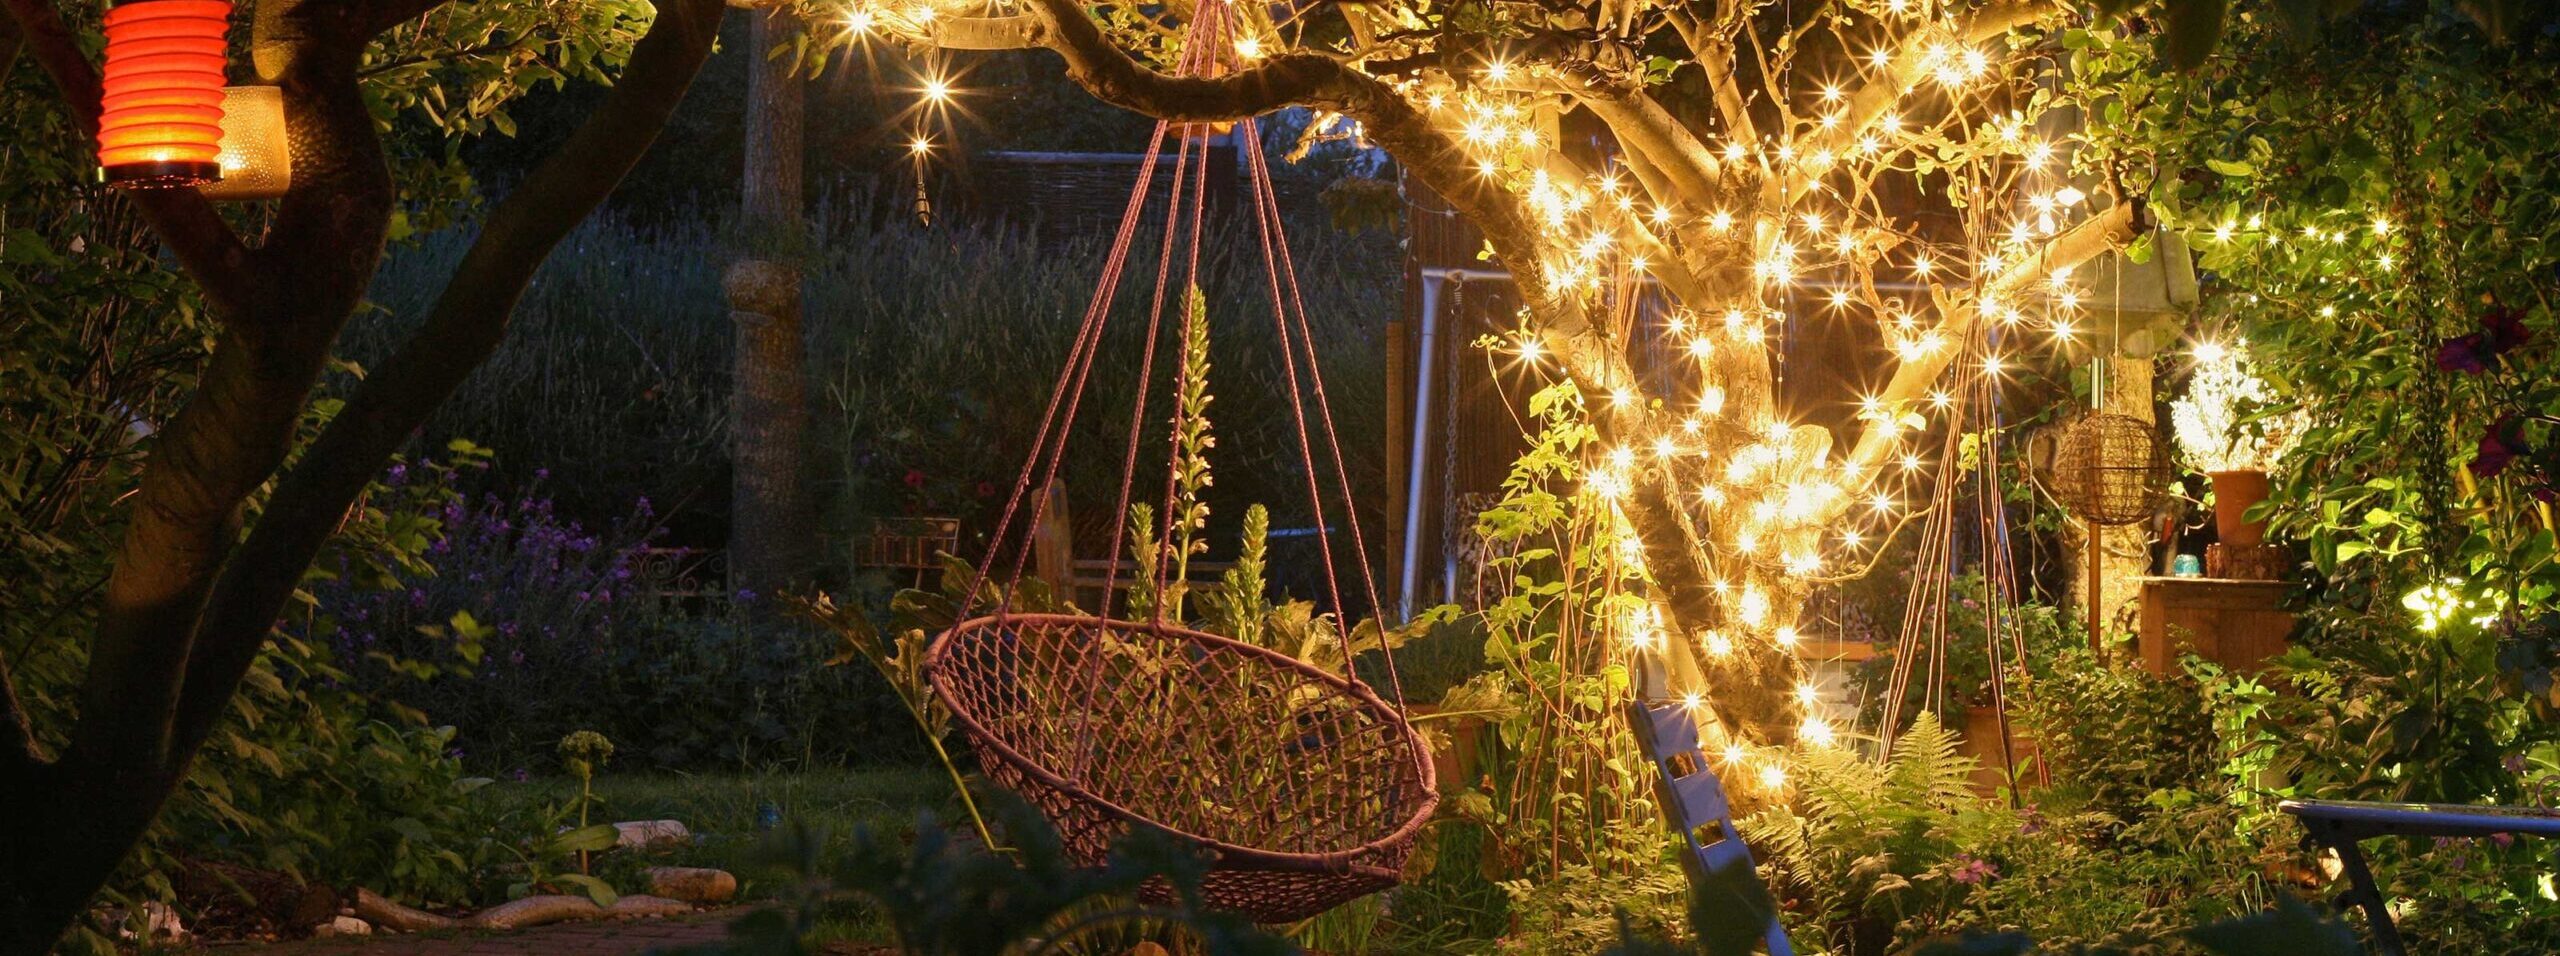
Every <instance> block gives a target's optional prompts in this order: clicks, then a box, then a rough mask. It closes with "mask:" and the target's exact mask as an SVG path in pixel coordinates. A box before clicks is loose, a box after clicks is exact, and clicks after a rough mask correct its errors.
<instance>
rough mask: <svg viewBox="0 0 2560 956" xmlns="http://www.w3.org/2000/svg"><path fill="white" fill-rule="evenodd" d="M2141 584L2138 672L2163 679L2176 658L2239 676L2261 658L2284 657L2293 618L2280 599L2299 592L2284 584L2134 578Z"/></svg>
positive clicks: (2281, 582) (2291, 583) (2222, 579)
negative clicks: (2185, 654) (2189, 654)
mask: <svg viewBox="0 0 2560 956" xmlns="http://www.w3.org/2000/svg"><path fill="white" fill-rule="evenodd" d="M2137 580H2139V581H2140V582H2141V584H2142V635H2141V638H2140V641H2139V643H2138V644H2137V645H2136V650H2137V652H2138V656H2139V657H2140V659H2141V663H2142V668H2143V669H2144V670H2147V671H2150V672H2151V673H2152V675H2153V676H2167V675H2168V674H2169V673H2170V672H2171V671H2172V670H2175V669H2176V668H2177V666H2178V655H2179V653H2180V652H2182V651H2186V650H2192V651H2194V652H2195V654H2196V656H2198V657H2202V658H2204V659H2206V660H2209V661H2212V662H2214V663H2216V664H2220V665H2222V666H2223V667H2225V668H2228V669H2230V670H2233V671H2239V672H2242V673H2247V672H2252V671H2255V670H2257V669H2258V667H2259V665H2260V664H2262V663H2264V662H2265V661H2266V659H2267V658H2270V657H2274V656H2276V655H2278V654H2282V653H2284V649H2285V639H2286V637H2287V636H2288V635H2290V634H2292V633H2293V613H2292V612H2290V611H2287V610H2285V609H2284V599H2285V595H2287V594H2289V593H2291V592H2293V591H2294V590H2295V589H2297V588H2298V587H2300V586H2299V585H2296V584H2294V583H2293V582H2290V581H2239V580H2233V579H2230V578H2139V579H2137Z"/></svg>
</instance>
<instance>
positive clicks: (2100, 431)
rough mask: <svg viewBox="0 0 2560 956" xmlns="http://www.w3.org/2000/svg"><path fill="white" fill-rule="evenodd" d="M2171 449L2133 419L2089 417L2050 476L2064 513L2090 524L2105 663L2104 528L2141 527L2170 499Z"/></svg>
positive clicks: (2092, 617) (2093, 638)
mask: <svg viewBox="0 0 2560 956" xmlns="http://www.w3.org/2000/svg"><path fill="white" fill-rule="evenodd" d="M2169 477H2170V471H2169V446H2168V445H2167V444H2166V443H2164V442H2162V441H2161V440H2160V430H2159V428H2158V427H2157V426H2155V425H2153V424H2152V423H2150V422H2148V421H2144V420H2142V419H2139V418H2135V417H2133V416H2131V415H2116V414H2111V413H2107V412H2090V413H2089V414H2087V415H2085V416H2082V417H2081V418H2080V419H2079V420H2078V421H2075V422H2072V423H2071V424H2070V425H2069V426H2068V427H2066V428H2064V429H2063V432H2062V441H2061V443H2060V447H2057V448H2056V449H2054V453H2053V468H2052V474H2051V477H2050V481H2051V488H2052V491H2053V496H2054V498H2055V499H2057V500H2059V501H2061V502H2062V508H2063V510H2064V511H2067V512H2070V513H2071V516H2072V517H2074V518H2078V519H2080V520H2081V521H2084V522H2087V523H2088V525H2089V561H2088V563H2089V647H2090V649H2091V650H2093V651H2096V652H2098V654H2099V657H2100V659H2102V660H2103V659H2104V658H2105V654H2106V642H2105V638H2104V636H2103V635H2104V631H2103V626H2104V623H2105V622H2104V621H2103V620H2102V617H2103V614H2104V603H2103V601H2102V600H2101V595H2100V591H2101V587H2102V585H2101V583H2100V582H2101V580H2102V578H2101V576H2100V574H2099V566H2100V563H2101V554H2102V552H2103V549H2102V548H2101V546H2100V544H2101V541H2102V540H2103V538H2104V537H2105V535H2104V533H2103V532H2102V531H2101V530H2100V529H2102V528H2106V527H2110V526H2117V525H2129V524H2139V523H2141V522H2142V520H2143V519H2145V518H2149V517H2151V515H2152V513H2153V512H2154V511H2156V510H2158V509H2159V507H2160V504H2161V502H2163V501H2165V500H2167V498H2168V495H2169Z"/></svg>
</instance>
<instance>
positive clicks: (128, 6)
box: [98, 0, 231, 188]
mask: <svg viewBox="0 0 2560 956" xmlns="http://www.w3.org/2000/svg"><path fill="white" fill-rule="evenodd" d="M230 26H231V2H230V0H140V2H135V3H124V4H119V5H117V6H116V7H115V8H114V9H112V10H108V11H107V69H106V76H105V86H106V100H105V102H104V103H103V104H102V107H103V109H104V113H103V114H102V115H100V116H99V117H98V166H99V168H100V170H101V172H102V174H103V175H104V177H105V179H106V181H107V182H108V183H110V184H113V185H117V186H124V187H127V188H161V187H171V186H193V185H196V184H198V183H206V182H212V181H215V180H218V179H221V178H222V164H221V161H220V157H221V154H222V73H223V66H224V62H225V60H226V49H227V48H226V46H225V44H224V42H223V34H224V33H225V32H226V31H227V30H229V28H230Z"/></svg>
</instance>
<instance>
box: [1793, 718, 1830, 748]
mask: <svg viewBox="0 0 2560 956" xmlns="http://www.w3.org/2000/svg"><path fill="white" fill-rule="evenodd" d="M1796 736H1797V737H1801V738H1803V739H1804V742H1806V743H1809V744H1812V745H1814V746H1816V747H1829V746H1831V745H1832V744H1833V743H1834V742H1836V740H1837V735H1836V734H1834V733H1833V731H1832V730H1831V722H1830V721H1826V720H1823V719H1822V718H1820V717H1807V718H1805V719H1804V724H1803V725H1802V726H1799V727H1797V728H1796Z"/></svg>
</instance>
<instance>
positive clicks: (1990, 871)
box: [1947, 853, 2000, 886]
mask: <svg viewBox="0 0 2560 956" xmlns="http://www.w3.org/2000/svg"><path fill="white" fill-rule="evenodd" d="M1956 859H1957V860H1958V861H1960V862H1959V864H1958V865H1957V866H1956V868H1955V870H1953V871H1952V872H1950V873H1948V874H1947V876H1948V878H1949V879H1953V880H1955V881H1956V882H1958V883H1962V884H1965V885H1967V886H1971V885H1974V884H1977V883H1986V882H1989V881H1991V880H1992V879H1995V878H1997V877H1999V875H2000V868H1999V867H1997V866H1993V865H1992V863H1991V861H1989V860H1985V859H1983V858H1981V857H1978V856H1973V855H1970V854H1962V853H1960V854H1957V855H1956Z"/></svg>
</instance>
